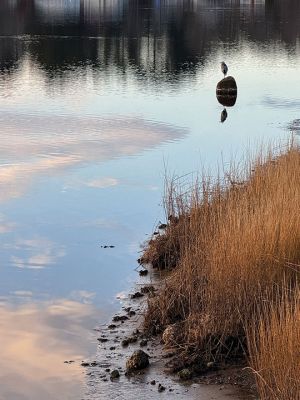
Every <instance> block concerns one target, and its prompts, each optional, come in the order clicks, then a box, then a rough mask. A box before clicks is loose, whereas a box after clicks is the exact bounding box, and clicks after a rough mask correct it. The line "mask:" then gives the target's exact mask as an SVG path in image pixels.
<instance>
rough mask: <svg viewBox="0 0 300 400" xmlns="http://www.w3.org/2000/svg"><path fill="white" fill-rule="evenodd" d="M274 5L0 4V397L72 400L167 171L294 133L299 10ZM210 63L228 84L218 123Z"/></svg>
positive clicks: (155, 215) (129, 273)
mask: <svg viewBox="0 0 300 400" xmlns="http://www.w3.org/2000/svg"><path fill="white" fill-rule="evenodd" d="M281 3H282V2H280V1H279V0H278V1H273V2H272V4H271V2H269V1H266V2H263V1H257V2H254V5H252V6H251V3H250V2H249V4H244V5H241V6H239V5H238V2H237V3H235V4H234V5H232V2H230V1H225V0H224V1H220V2H218V5H212V4H211V2H210V1H201V2H190V1H186V2H185V1H175V0H174V1H172V2H164V1H162V2H159V3H158V2H152V1H150V0H147V1H143V2H140V1H129V0H128V1H123V2H122V1H119V0H118V1H110V2H108V1H106V2H105V3H104V2H101V1H100V2H98V1H81V2H80V1H74V2H68V3H67V4H65V3H63V2H61V1H53V0H52V1H47V0H44V1H42V0H40V1H34V0H31V1H26V2H22V1H13V2H12V1H7V0H3V1H2V2H1V5H0V11H1V12H0V160H1V162H0V273H1V279H0V342H1V343H3V346H2V347H3V352H2V357H1V360H0V383H1V385H0V398H5V399H6V400H11V399H12V400H16V399H31V400H34V399H39V398H41V397H43V398H45V399H66V398H72V399H79V398H81V391H82V386H83V382H84V371H82V370H81V369H80V367H79V364H78V362H79V360H81V359H83V358H85V357H88V356H92V355H93V353H95V352H96V344H95V338H96V336H95V335H94V334H93V333H92V328H93V327H94V326H95V325H96V324H97V323H99V324H100V323H103V322H105V321H107V320H108V319H109V316H110V315H111V314H112V313H113V311H114V310H115V309H117V308H118V304H117V303H116V302H115V301H114V298H115V295H116V293H118V292H120V291H123V290H127V289H128V288H129V287H130V285H131V283H132V281H133V280H134V278H135V274H134V272H133V269H134V267H135V266H136V262H135V260H136V258H137V256H138V250H139V244H140V243H141V242H143V240H144V239H146V234H147V233H150V232H151V230H152V228H153V227H154V224H155V222H157V221H158V220H159V219H162V218H163V216H162V215H163V214H162V208H161V206H160V204H161V196H162V192H163V178H164V169H165V167H166V168H167V169H168V170H169V171H170V172H172V173H173V172H175V173H177V174H179V175H184V174H186V173H194V172H195V171H197V170H198V169H199V167H200V166H201V165H202V164H203V163H204V164H205V165H207V166H209V167H210V168H211V171H212V173H213V171H214V170H215V167H216V166H217V163H218V162H220V160H221V158H222V159H223V161H224V162H225V164H226V163H227V162H228V161H229V160H230V158H231V157H232V156H233V157H237V158H238V157H239V156H240V155H241V154H242V153H243V152H244V150H245V149H246V148H247V147H249V146H252V148H254V147H255V146H256V145H257V144H258V143H260V142H261V140H266V141H268V140H273V139H278V138H279V137H283V138H284V137H287V135H288V129H289V130H293V129H294V130H295V131H296V133H298V130H297V129H296V128H297V127H298V124H297V121H298V120H299V103H300V98H299V91H298V87H297V85H296V82H298V80H299V68H300V57H299V56H300V51H299V37H300V23H299V22H300V21H299V20H300V3H299V4H298V2H295V1H293V0H289V3H290V4H289V6H284V7H283V6H282V4H281ZM222 60H225V61H226V62H227V63H228V65H229V73H230V74H232V75H233V76H234V77H235V79H236V81H237V84H238V98H237V102H236V104H235V106H234V107H233V108H227V113H228V116H227V119H226V121H225V122H224V123H223V124H221V123H220V114H221V112H222V110H223V107H222V106H221V105H220V104H219V103H218V102H217V99H216V95H215V87H216V84H217V82H218V80H220V79H221V78H222V74H221V73H220V67H219V63H220V61H222ZM293 121H296V122H293ZM291 127H292V128H291ZM101 245H115V246H116V247H115V248H114V249H102V248H101ZM66 359H76V360H77V362H76V363H75V364H72V365H66V364H64V363H63V361H64V360H66ZM37 377H38V379H37ZM4 382H5V383H4ZM16 382H18V385H16V384H15V383H16ZM128 395H129V394H128ZM67 396H69V397H67Z"/></svg>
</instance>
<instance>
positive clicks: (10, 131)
mask: <svg viewBox="0 0 300 400" xmlns="http://www.w3.org/2000/svg"><path fill="white" fill-rule="evenodd" d="M0 117H1V119H0V143H1V144H0V156H1V158H2V160H5V162H4V163H3V164H2V165H0V201H6V200H9V199H11V198H16V197H19V196H21V195H22V194H23V193H24V192H25V190H27V188H28V186H29V185H30V184H31V183H32V182H33V181H34V180H35V179H37V178H38V177H41V176H43V175H47V176H48V175H56V174H61V173H63V172H64V171H65V170H66V169H68V168H70V167H74V166H76V165H79V164H84V163H90V162H95V161H97V162H103V161H108V160H112V159H115V158H120V157H129V156H133V155H137V154H139V153H141V152H142V151H144V150H148V149H151V148H154V147H156V146H157V145H159V144H162V143H165V142H168V141H174V140H178V139H180V138H182V137H183V136H185V134H186V133H187V130H186V129H184V128H181V129H180V128H178V127H175V126H171V125H166V124H163V123H157V122H153V121H146V120H143V119H141V118H115V119H114V118H100V117H95V116H85V117H84V116H82V117H77V116H74V115H69V116H67V115H48V116H40V115H29V116H28V115H23V114H16V115H14V117H13V118H11V117H12V116H11V115H9V114H3V115H0ZM89 184H90V185H92V186H94V187H95V186H97V187H99V185H100V187H103V185H104V187H105V185H107V184H109V185H112V184H115V182H112V181H111V180H110V181H109V182H108V181H106V182H104V181H103V182H102V183H101V182H96V181H94V182H90V183H89Z"/></svg>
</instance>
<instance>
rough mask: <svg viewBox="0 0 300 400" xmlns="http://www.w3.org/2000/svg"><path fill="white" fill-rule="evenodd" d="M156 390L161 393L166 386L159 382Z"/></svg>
mask: <svg viewBox="0 0 300 400" xmlns="http://www.w3.org/2000/svg"><path fill="white" fill-rule="evenodd" d="M157 390H158V392H159V393H161V392H164V391H165V390H166V388H165V387H164V386H163V385H161V384H160V383H159V385H158V388H157Z"/></svg>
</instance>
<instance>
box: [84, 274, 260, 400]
mask: <svg viewBox="0 0 300 400" xmlns="http://www.w3.org/2000/svg"><path fill="white" fill-rule="evenodd" d="M142 275H143V274H142ZM149 275H150V274H148V275H147V276H145V275H144V276H142V277H140V279H139V282H138V285H137V287H136V288H135V290H133V291H132V292H131V293H130V294H128V296H127V297H126V298H124V299H122V300H121V304H122V309H121V310H120V312H119V313H118V314H116V315H114V316H113V317H112V320H111V321H109V323H108V324H107V325H105V326H103V327H99V328H97V330H96V333H97V337H98V343H99V344H98V351H97V356H96V357H95V359H94V360H84V361H83V362H82V364H81V365H82V368H83V371H84V373H85V374H86V378H87V384H86V386H87V393H86V397H85V398H86V399H99V398H101V399H132V400H135V399H139V398H140V399H142V398H144V399H156V398H157V397H158V396H163V397H170V396H172V397H174V396H175V397H177V398H178V399H181V398H187V399H190V400H192V399H199V398H201V399H203V400H212V399H214V400H225V399H228V398H231V399H237V400H238V399H253V398H255V397H254V396H251V395H250V394H249V392H247V391H246V390H245V388H244V386H245V379H241V373H240V369H232V370H231V371H230V372H229V370H228V369H227V371H226V372H225V371H221V370H219V371H218V372H216V371H213V370H212V371H210V372H209V373H207V374H205V375H203V376H201V377H200V376H199V377H193V378H192V379H186V380H182V379H180V377H179V375H178V374H172V373H170V369H168V368H167V365H170V363H171V362H172V360H173V359H174V356H175V353H174V351H172V349H165V348H164V346H163V344H162V342H161V338H160V337H159V336H156V337H154V336H149V335H147V334H145V333H144V332H143V329H142V327H143V322H144V315H145V311H146V309H147V301H148V296H153V295H154V292H155V290H156V288H157V287H158V286H159V285H160V279H159V277H158V276H155V275H153V274H151V277H150V276H149ZM139 350H142V351H143V352H145V353H146V354H147V355H149V366H147V367H146V368H143V369H140V370H137V371H133V372H132V371H128V368H127V367H128V360H129V359H130V357H131V356H132V354H133V353H134V352H136V351H139ZM126 364H127V365H126Z"/></svg>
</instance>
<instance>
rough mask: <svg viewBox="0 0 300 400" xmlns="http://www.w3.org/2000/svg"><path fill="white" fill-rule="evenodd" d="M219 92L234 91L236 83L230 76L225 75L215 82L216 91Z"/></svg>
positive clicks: (229, 92) (235, 90) (231, 92)
mask: <svg viewBox="0 0 300 400" xmlns="http://www.w3.org/2000/svg"><path fill="white" fill-rule="evenodd" d="M219 92H225V93H226V92H227V93H228V94H233V93H236V92H237V85H236V81H235V79H234V78H233V77H232V76H227V78H224V79H222V80H221V81H220V82H219V83H218V84H217V93H219ZM225 93H224V94H225ZM220 94H221V93H220Z"/></svg>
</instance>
